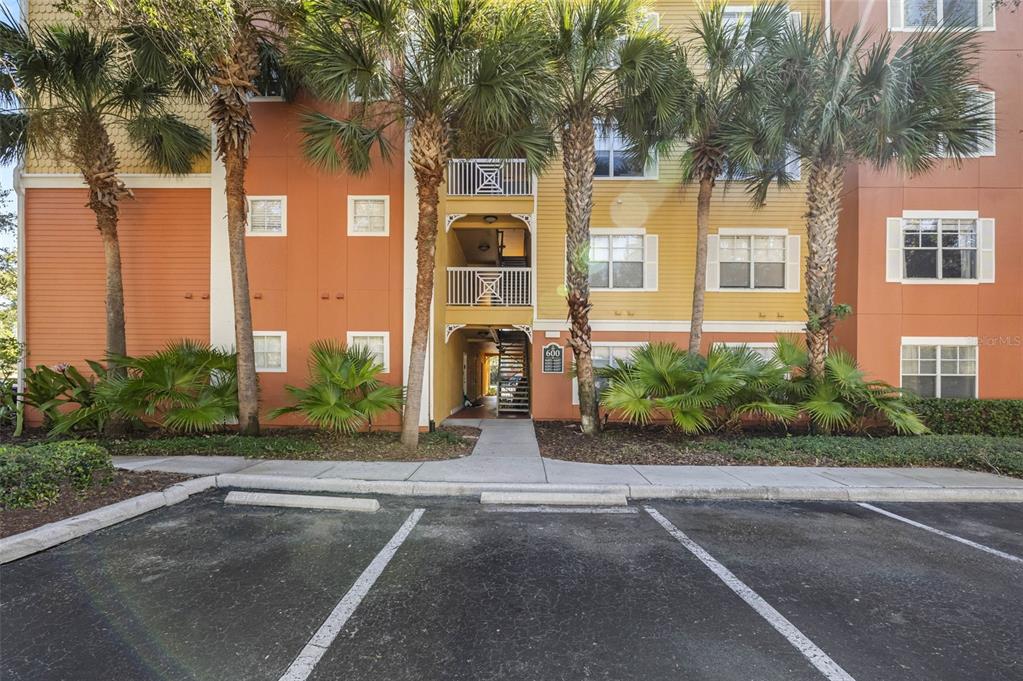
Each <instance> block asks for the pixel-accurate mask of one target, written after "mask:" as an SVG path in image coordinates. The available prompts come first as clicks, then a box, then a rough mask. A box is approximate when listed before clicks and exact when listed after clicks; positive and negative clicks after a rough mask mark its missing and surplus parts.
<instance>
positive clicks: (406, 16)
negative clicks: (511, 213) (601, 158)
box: [288, 0, 552, 449]
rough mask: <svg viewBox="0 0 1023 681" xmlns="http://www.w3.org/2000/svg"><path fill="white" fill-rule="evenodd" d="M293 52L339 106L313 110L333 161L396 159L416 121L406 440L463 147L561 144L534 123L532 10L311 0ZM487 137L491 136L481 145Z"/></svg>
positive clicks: (537, 110) (541, 88)
mask: <svg viewBox="0 0 1023 681" xmlns="http://www.w3.org/2000/svg"><path fill="white" fill-rule="evenodd" d="M308 8H309V13H308V18H307V20H306V21H305V23H304V24H303V25H301V26H300V27H298V28H297V29H296V30H295V31H294V32H293V34H292V40H291V42H290V44H289V49H288V58H289V63H290V64H291V66H292V68H293V69H294V70H295V71H296V72H299V73H302V74H303V75H304V78H305V82H306V84H307V85H308V86H309V87H310V89H311V90H312V92H313V93H314V94H315V95H316V96H317V97H319V98H320V99H321V100H323V101H325V102H327V103H329V104H332V105H335V108H334V109H332V110H331V112H330V113H327V112H323V111H311V112H309V113H308V114H307V115H306V116H305V124H304V134H305V140H304V148H305V152H306V155H307V156H308V158H309V159H310V160H311V161H312V162H313V163H314V164H316V165H317V166H319V167H321V168H324V169H326V170H331V171H336V170H339V169H343V170H345V171H347V172H350V173H356V174H361V173H365V172H367V171H368V170H369V169H370V168H371V166H372V165H373V164H374V163H377V162H385V163H386V162H388V161H389V160H390V158H391V156H392V154H393V152H392V148H393V146H394V144H395V138H398V139H401V136H402V135H404V132H405V127H406V126H407V128H408V139H409V142H408V143H409V147H410V148H409V153H410V158H411V164H412V169H413V172H414V175H415V180H416V190H417V197H418V203H419V206H418V208H419V221H418V225H417V229H416V244H417V249H418V253H417V259H416V298H415V320H414V323H413V327H412V353H411V358H410V360H409V368H408V375H407V377H406V381H407V397H406V402H405V409H404V418H403V421H402V435H401V441H402V445H403V446H404V447H405V448H407V449H414V448H415V447H416V446H417V443H418V440H419V413H420V406H421V404H422V393H423V372H424V369H425V364H426V351H427V341H428V336H429V328H430V302H431V300H432V298H433V290H434V268H435V256H436V241H437V211H438V197H439V191H440V185H441V182H442V180H443V179H444V173H445V169H446V166H447V159H448V157H449V154H450V153H451V152H452V150H453V149H457V148H459V147H462V148H465V147H468V146H472V145H473V143H474V142H475V148H477V149H478V150H479V151H481V152H485V153H486V155H488V156H493V157H511V156H519V157H524V158H525V159H526V160H527V162H528V163H529V165H530V166H531V167H532V168H533V169H538V168H539V167H540V166H541V164H542V163H543V162H544V161H545V159H546V158H547V157H548V156H549V155H550V153H551V151H552V145H551V143H550V138H549V135H548V134H547V133H546V131H545V129H544V128H541V127H538V126H536V125H535V120H537V119H538V118H539V117H540V115H541V114H542V105H543V103H544V102H545V101H547V100H548V99H549V98H548V97H547V96H546V95H545V91H546V90H548V89H551V88H552V80H551V74H550V70H549V69H548V65H547V64H546V62H545V61H544V60H543V58H542V57H539V58H538V55H542V52H543V45H542V44H540V43H538V32H537V31H536V30H535V28H534V25H533V24H532V23H531V20H530V17H529V15H528V12H526V11H523V10H522V9H521V8H520V9H516V8H515V7H514V6H512V5H508V4H504V3H500V2H495V1H493V0H312V2H310V3H309V5H308ZM481 147H482V148H481Z"/></svg>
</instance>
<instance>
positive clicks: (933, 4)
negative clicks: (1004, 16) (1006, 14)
mask: <svg viewBox="0 0 1023 681" xmlns="http://www.w3.org/2000/svg"><path fill="white" fill-rule="evenodd" d="M995 4H996V2H995V0H889V3H888V23H889V25H890V27H891V28H892V29H894V30H903V31H918V30H927V29H936V28H938V27H939V26H944V25H954V26H962V27H964V28H980V29H987V30H992V29H994V27H995Z"/></svg>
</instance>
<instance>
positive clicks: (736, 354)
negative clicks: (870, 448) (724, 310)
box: [600, 338, 927, 435]
mask: <svg viewBox="0 0 1023 681" xmlns="http://www.w3.org/2000/svg"><path fill="white" fill-rule="evenodd" d="M808 364H809V361H808V359H807V356H806V351H805V350H803V349H802V348H800V347H798V346H796V345H795V344H794V343H792V342H791V341H788V340H786V339H784V338H781V339H779V340H778V346H777V351H776V353H775V356H774V357H773V358H771V359H764V358H763V357H761V356H759V355H757V354H756V353H754V352H752V351H751V350H750V349H749V348H745V347H742V348H724V347H720V346H718V347H714V348H711V350H710V352H709V353H707V356H706V357H703V356H701V355H695V354H690V353H688V352H685V351H683V350H680V349H679V348H677V347H675V346H674V345H670V344H664V343H654V344H651V345H647V346H643V347H641V348H638V349H637V350H635V351H634V352H633V353H632V357H631V358H629V359H628V360H625V361H623V362H620V363H618V364H617V365H614V366H611V367H607V368H604V369H601V370H600V375H601V376H602V377H604V378H607V379H609V382H608V387H607V389H605V390H604V391H603V393H602V394H601V402H602V404H603V405H604V406H605V407H606V408H607V409H608V410H609V412H611V413H617V414H618V415H620V416H622V417H624V418H625V419H626V420H628V421H630V422H634V423H649V422H650V421H651V420H652V419H653V418H654V417H655V416H657V415H658V414H659V413H666V414H668V415H669V416H670V417H671V419H672V421H673V423H674V424H675V426H676V427H677V428H679V429H680V430H681V431H682V432H684V433H689V434H693V433H699V432H707V431H713V430H719V431H720V430H737V429H738V428H739V427H741V425H742V423H743V420H744V419H745V418H746V417H750V416H753V417H757V418H759V419H761V420H764V419H766V420H768V421H774V422H777V423H782V424H792V423H794V422H797V421H798V420H800V419H802V420H803V421H804V422H809V423H810V425H811V426H812V428H813V429H814V430H816V431H820V432H827V433H836V432H867V431H870V430H873V429H876V428H878V427H879V426H880V427H882V428H887V429H895V430H896V431H898V432H899V433H903V434H914V435H917V434H921V433H925V432H927V428H926V426H924V425H923V423H921V422H920V420H919V419H918V418H917V416H916V414H915V413H913V410H912V409H911V408H910V406H909V405H908V403H907V402H906V401H905V400H904V399H903V397H902V394H901V391H900V390H899V389H898V388H894V387H892V386H891V385H889V384H887V383H885V382H883V381H869V380H867V379H866V378H865V376H864V374H863V372H862V371H861V370H860V369H859V367H858V366H857V365H856V361H855V360H854V359H853V358H852V357H851V356H849V355H848V354H846V353H844V352H841V351H834V352H832V353H831V354H830V355H828V357H827V360H826V361H825V370H824V373H823V374H822V375H821V376H816V377H810V376H809V375H808V373H807V366H808Z"/></svg>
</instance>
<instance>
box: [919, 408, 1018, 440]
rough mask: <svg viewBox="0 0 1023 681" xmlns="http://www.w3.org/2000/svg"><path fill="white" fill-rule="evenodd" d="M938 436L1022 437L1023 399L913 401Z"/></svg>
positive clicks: (921, 417)
mask: <svg viewBox="0 0 1023 681" xmlns="http://www.w3.org/2000/svg"><path fill="white" fill-rule="evenodd" d="M912 406H913V409H914V410H915V411H916V413H917V414H919V415H920V419H921V420H922V421H923V422H924V423H925V424H927V427H928V428H930V429H931V431H933V432H935V433H941V434H946V435H997V436H1002V437H1023V400H940V399H921V400H914V401H913V402H912Z"/></svg>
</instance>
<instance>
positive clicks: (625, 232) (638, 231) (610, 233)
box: [565, 227, 660, 293]
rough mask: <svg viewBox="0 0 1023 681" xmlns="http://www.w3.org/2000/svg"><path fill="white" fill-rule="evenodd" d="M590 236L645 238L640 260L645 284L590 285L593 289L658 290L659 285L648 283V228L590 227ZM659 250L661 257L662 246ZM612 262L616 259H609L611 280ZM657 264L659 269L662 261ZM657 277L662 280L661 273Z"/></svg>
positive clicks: (600, 290) (646, 291)
mask: <svg viewBox="0 0 1023 681" xmlns="http://www.w3.org/2000/svg"><path fill="white" fill-rule="evenodd" d="M590 236H591V237H594V236H606V237H616V236H638V237H641V238H642V239H643V259H642V260H640V261H639V263H640V264H642V265H643V286H641V287H639V288H623V287H621V286H617V287H607V288H604V287H600V286H591V287H590V290H591V291H597V292H601V293H604V292H607V293H644V292H645V293H651V292H655V291H657V287H656V286H651V287H648V286H647V283H648V282H647V267H646V265H647V260H646V257H647V243H646V237H647V232H646V229H645V228H644V227H592V228H590ZM651 236H654V235H651ZM566 238H567V237H566ZM612 249H613V246H612V245H611V242H610V241H609V242H608V250H609V251H611V250H612ZM657 250H658V253H657V257H658V259H660V246H658V249H657ZM612 262H614V261H613V260H612V261H608V269H609V274H608V276H609V279H608V281H609V282H610V281H611V279H610V277H611V274H610V269H611V267H610V265H611V263H612ZM632 262H635V261H632ZM657 265H658V269H660V262H658V263H657ZM565 267H566V268H567V267H568V263H567V259H566V263H565ZM565 279H566V281H567V279H568V273H567V272H566V273H565ZM657 279H658V280H660V275H658V277H657Z"/></svg>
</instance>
